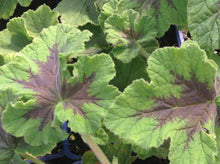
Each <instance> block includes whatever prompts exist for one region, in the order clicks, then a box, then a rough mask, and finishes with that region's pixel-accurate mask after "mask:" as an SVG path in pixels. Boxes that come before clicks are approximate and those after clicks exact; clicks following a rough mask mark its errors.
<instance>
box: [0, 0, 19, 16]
mask: <svg viewBox="0 0 220 164" xmlns="http://www.w3.org/2000/svg"><path fill="white" fill-rule="evenodd" d="M16 5H17V1H16V0H1V1H0V6H1V7H0V18H3V19H8V18H9V17H10V16H11V15H12V14H13V13H14V10H15V8H16Z"/></svg>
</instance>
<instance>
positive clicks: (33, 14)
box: [22, 5, 59, 38]
mask: <svg viewBox="0 0 220 164" xmlns="http://www.w3.org/2000/svg"><path fill="white" fill-rule="evenodd" d="M58 16H59V14H58V12H55V11H51V9H50V7H49V6H47V5H42V6H40V7H39V8H38V9H37V10H36V11H33V10H28V11H27V12H25V13H24V14H23V15H22V18H23V19H24V22H25V27H26V29H27V33H28V34H29V36H31V37H33V38H34V37H36V36H38V34H39V33H40V32H41V31H42V30H43V29H44V28H48V27H50V26H54V25H57V24H58V23H59V22H58Z"/></svg>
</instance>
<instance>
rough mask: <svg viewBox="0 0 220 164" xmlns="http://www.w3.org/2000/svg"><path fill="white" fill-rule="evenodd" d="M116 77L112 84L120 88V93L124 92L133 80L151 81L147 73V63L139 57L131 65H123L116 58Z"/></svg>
mask: <svg viewBox="0 0 220 164" xmlns="http://www.w3.org/2000/svg"><path fill="white" fill-rule="evenodd" d="M113 59H114V63H115V69H116V76H115V78H114V79H113V80H112V81H111V84H113V85H115V86H117V87H118V89H119V90H120V91H123V90H124V89H125V88H126V87H127V86H128V85H130V84H131V83H132V81H133V80H136V79H140V78H144V79H145V80H147V81H148V80H149V78H148V74H147V71H146V63H145V62H144V61H143V60H142V59H141V58H139V57H137V58H135V59H133V60H132V61H131V62H130V63H122V62H121V61H120V60H117V59H115V58H113Z"/></svg>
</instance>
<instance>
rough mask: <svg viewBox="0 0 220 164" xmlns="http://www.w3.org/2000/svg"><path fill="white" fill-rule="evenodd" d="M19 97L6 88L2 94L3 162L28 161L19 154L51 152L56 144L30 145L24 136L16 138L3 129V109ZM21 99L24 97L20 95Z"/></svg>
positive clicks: (0, 135)
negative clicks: (24, 139)
mask: <svg viewBox="0 0 220 164" xmlns="http://www.w3.org/2000/svg"><path fill="white" fill-rule="evenodd" d="M19 97H20V96H19V95H17V94H16V93H15V92H13V91H12V90H5V91H2V92H1V94H0V153H1V156H0V162H1V163H2V164H9V163H12V164H14V163H19V164H20V163H26V162H24V161H23V160H22V159H21V158H20V157H19V154H25V153H26V152H29V153H31V154H33V155H37V156H39V155H44V154H46V153H49V152H50V151H51V150H52V149H53V148H54V147H55V144H53V145H52V144H50V145H43V146H38V147H37V146H36V147H33V146H30V145H28V144H27V143H25V142H24V141H23V139H22V138H16V137H14V136H12V135H10V134H8V133H7V132H6V131H5V130H4V129H3V127H2V120H1V116H2V111H3V110H5V108H6V107H7V104H8V103H13V102H15V101H17V100H18V98H19ZM19 99H22V98H21V97H20V98H19Z"/></svg>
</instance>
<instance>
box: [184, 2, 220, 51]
mask: <svg viewBox="0 0 220 164" xmlns="http://www.w3.org/2000/svg"><path fill="white" fill-rule="evenodd" d="M187 15H188V27H189V30H190V34H191V35H192V38H193V40H195V41H197V42H198V43H199V45H200V47H201V48H203V49H205V50H206V51H207V52H209V53H210V52H213V51H214V50H215V49H219V48H220V32H219V31H220V1H219V0H204V1H200V0H189V2H188V5H187Z"/></svg>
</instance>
